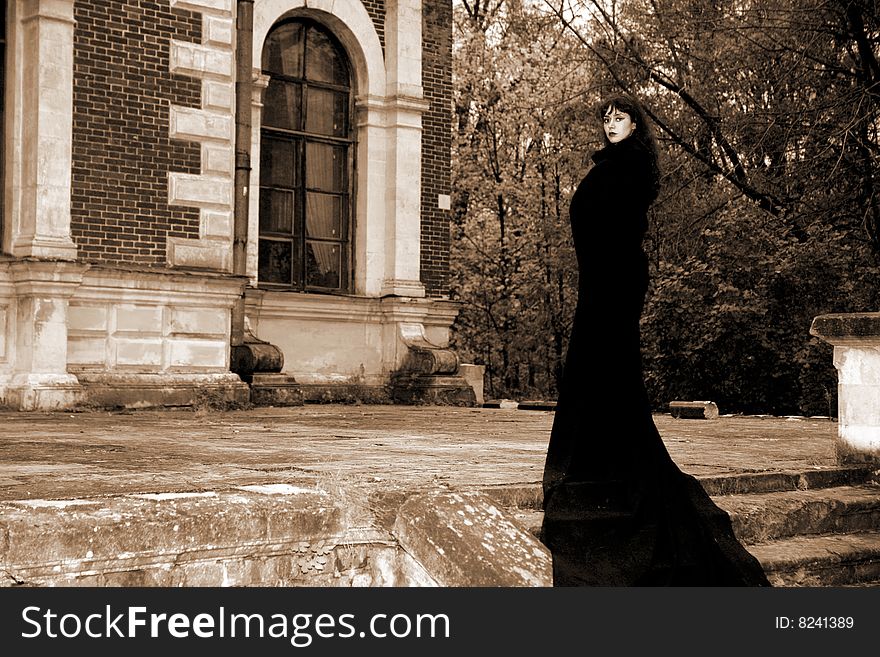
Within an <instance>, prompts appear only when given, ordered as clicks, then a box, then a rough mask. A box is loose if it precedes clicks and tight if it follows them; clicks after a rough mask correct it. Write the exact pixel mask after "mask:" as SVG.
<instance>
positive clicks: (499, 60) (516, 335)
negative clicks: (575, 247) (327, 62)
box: [451, 5, 584, 396]
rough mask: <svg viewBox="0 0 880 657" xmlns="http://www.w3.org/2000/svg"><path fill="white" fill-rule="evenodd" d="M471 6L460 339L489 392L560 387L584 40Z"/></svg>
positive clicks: (523, 14)
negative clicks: (573, 110)
mask: <svg viewBox="0 0 880 657" xmlns="http://www.w3.org/2000/svg"><path fill="white" fill-rule="evenodd" d="M465 9H466V10H465ZM465 9H460V10H459V11H458V12H457V13H456V23H455V25H456V35H457V43H456V48H455V51H454V71H455V107H456V115H457V117H458V125H457V132H456V135H455V145H454V149H453V153H454V155H453V190H454V222H453V236H452V237H453V240H452V242H453V249H452V255H451V261H452V272H453V276H452V292H453V297H454V298H456V299H459V300H461V301H462V302H463V304H464V305H463V308H462V311H461V314H460V316H459V320H458V324H457V330H456V334H455V345H456V347H457V348H458V349H459V351H460V352H461V353H462V355H463V356H464V357H465V358H467V359H469V360H472V361H473V362H476V363H482V364H485V365H486V366H487V372H488V377H487V392H488V394H490V395H493V396H521V395H524V394H528V393H534V394H541V395H547V394H553V392H554V391H555V387H556V381H557V378H558V377H559V376H560V375H561V363H562V359H563V357H564V354H565V346H566V344H565V343H566V340H567V336H568V333H569V331H570V326H571V316H572V313H573V311H574V301H575V300H574V298H573V295H574V291H575V289H576V271H575V263H574V258H573V254H572V249H571V244H570V232H569V229H568V219H567V198H568V196H569V195H570V193H571V191H572V189H573V187H574V185H576V183H577V182H578V181H579V180H580V177H579V176H581V175H582V173H583V154H582V151H581V148H582V144H583V141H584V135H583V134H582V131H581V125H579V124H577V123H573V122H571V121H570V117H569V116H568V111H569V100H570V94H572V93H573V91H572V89H573V88H575V87H577V86H579V85H580V84H581V82H582V75H583V67H582V65H581V63H580V60H582V54H581V57H580V59H578V58H577V57H575V58H568V57H567V53H568V54H570V50H571V47H572V46H574V45H575V42H574V41H573V40H572V39H571V38H570V36H568V35H566V34H565V32H564V30H562V29H561V28H560V26H558V25H555V24H554V22H553V21H552V20H549V19H548V18H547V17H546V16H541V15H538V14H536V13H535V12H534V11H529V10H526V9H524V8H523V7H521V6H520V7H516V6H505V7H503V10H501V11H499V13H498V14H496V15H495V16H494V19H493V20H492V21H491V22H488V21H486V20H485V17H484V16H483V14H480V13H477V12H476V10H474V9H472V8H471V6H470V5H465ZM576 51H579V48H577V49H576Z"/></svg>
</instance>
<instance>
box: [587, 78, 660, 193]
mask: <svg viewBox="0 0 880 657" xmlns="http://www.w3.org/2000/svg"><path fill="white" fill-rule="evenodd" d="M611 109H616V110H617V111H618V112H623V113H624V114H629V118H630V119H632V121H633V123H635V124H636V129H635V132H633V133H632V135H631V136H630V137H627V139H635V140H636V141H637V142H638V143H639V144H641V146H642V147H643V148H644V149H645V150H646V151H647V152H648V154H649V155H650V157H651V174H652V178H653V181H652V182H653V184H654V191H655V192H659V190H660V162H659V153H658V149H657V139H656V138H655V137H654V131H653V130H652V129H651V124H650V123H649V122H648V114H647V112H645V108H644V106H643V105H642V104H641V103H640V102H639V101H637V100H636V99H635V98H633V97H632V96H627V95H624V94H619V95H617V96H611V97H609V98H606V99H605V100H603V101H602V104H601V105H599V107H598V108H597V114H598V116H599V120H600V121H601V120H602V119H604V118H605V115H606V114H607V113H608V111H609V110H611ZM602 139H603V140H604V141H605V146H610V145H611V142H610V141H608V135H606V134H605V131H604V130H603V131H602Z"/></svg>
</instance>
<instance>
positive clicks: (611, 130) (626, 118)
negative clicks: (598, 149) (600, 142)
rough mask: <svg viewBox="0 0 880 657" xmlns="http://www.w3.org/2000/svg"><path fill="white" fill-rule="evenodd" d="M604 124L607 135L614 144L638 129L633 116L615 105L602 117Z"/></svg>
mask: <svg viewBox="0 0 880 657" xmlns="http://www.w3.org/2000/svg"><path fill="white" fill-rule="evenodd" d="M602 126H603V127H604V128H605V136H606V137H607V138H608V141H610V142H611V143H612V144H616V143H618V142H621V141H623V140H624V139H626V138H627V137H629V136H630V135H631V134H632V133H634V132H635V131H636V124H635V123H633V120H632V117H631V116H630V115H629V114H627V113H626V112H621V111H620V110H618V109H617V108H616V107H613V106H612V107H609V108H608V111H606V112H605V115H604V116H603V117H602Z"/></svg>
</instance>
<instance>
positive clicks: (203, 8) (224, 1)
mask: <svg viewBox="0 0 880 657" xmlns="http://www.w3.org/2000/svg"><path fill="white" fill-rule="evenodd" d="M234 3H235V0H171V7H172V8H173V9H187V10H189V11H195V12H201V13H204V14H209V13H211V12H213V13H215V14H220V15H223V16H228V15H230V14H231V13H232V10H233V5H234Z"/></svg>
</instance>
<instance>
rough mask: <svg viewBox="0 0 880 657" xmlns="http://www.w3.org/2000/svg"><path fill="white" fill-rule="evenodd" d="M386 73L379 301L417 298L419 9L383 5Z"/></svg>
mask: <svg viewBox="0 0 880 657" xmlns="http://www.w3.org/2000/svg"><path fill="white" fill-rule="evenodd" d="M385 57H386V62H387V64H386V69H387V100H386V102H387V105H386V121H387V123H386V125H387V138H388V141H387V158H388V159H387V171H388V176H387V185H386V203H387V214H386V217H387V221H386V231H385V232H386V235H385V239H386V260H385V277H384V280H383V283H382V290H381V294H382V295H383V296H408V297H423V296H425V288H424V285H422V283H421V281H420V280H419V279H420V263H419V258H420V252H421V249H420V239H421V189H422V166H421V162H422V114H423V113H424V112H425V111H426V110H427V108H428V103H427V102H425V101H424V100H423V97H422V5H421V2H420V1H419V0H389V1H388V2H387V3H386V15H385Z"/></svg>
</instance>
